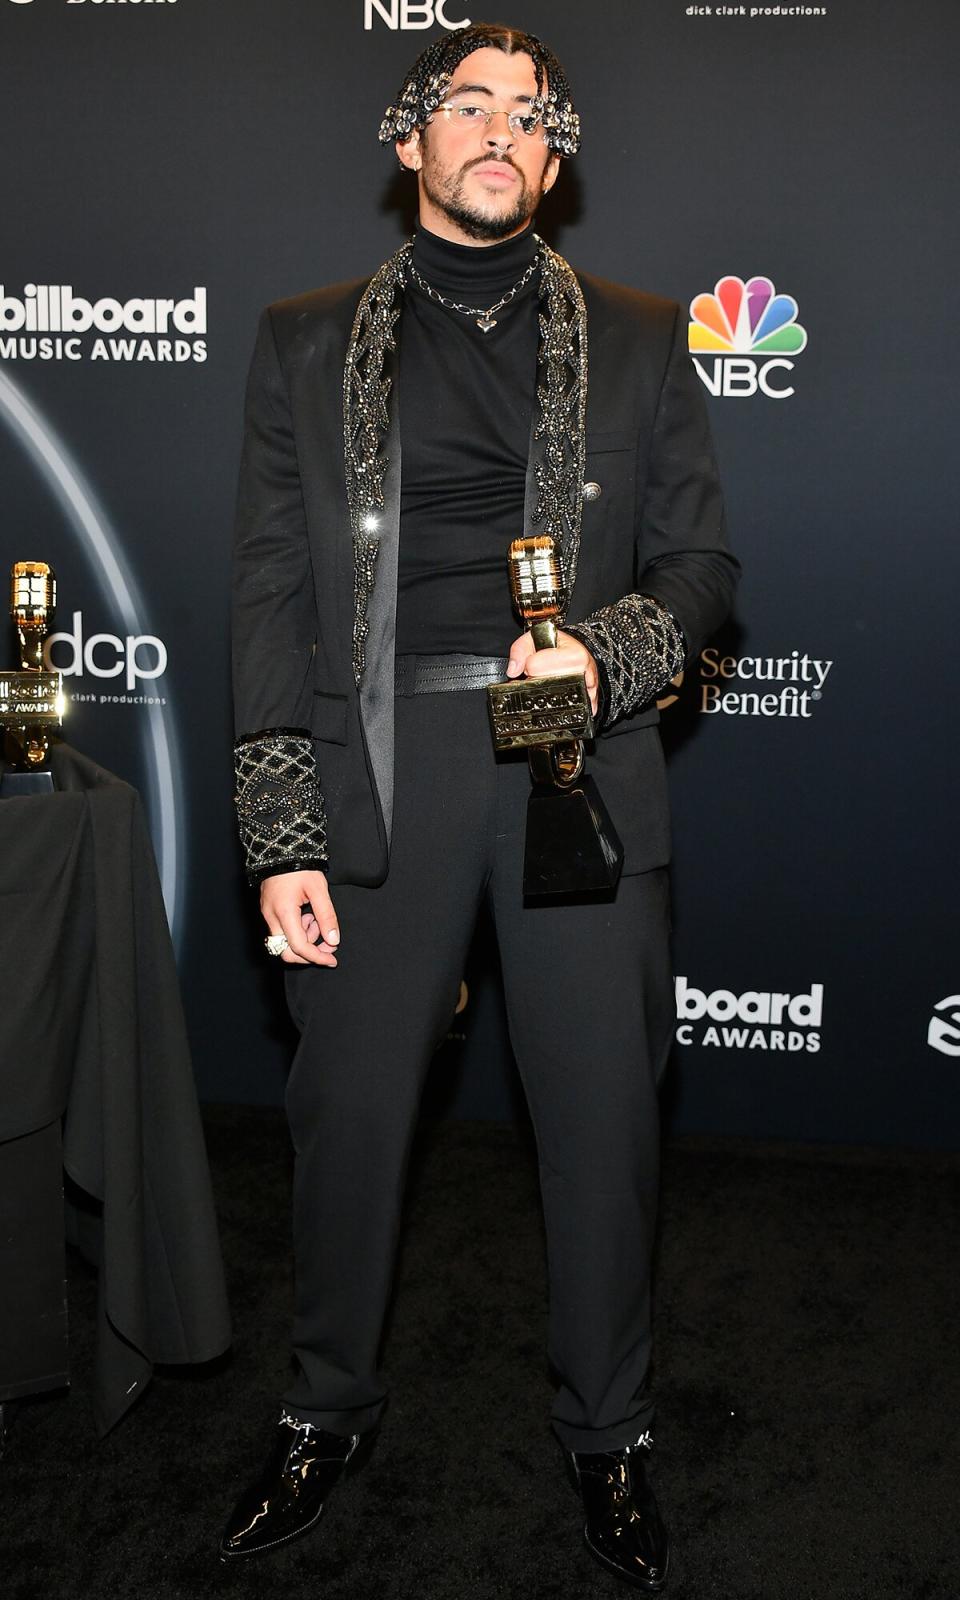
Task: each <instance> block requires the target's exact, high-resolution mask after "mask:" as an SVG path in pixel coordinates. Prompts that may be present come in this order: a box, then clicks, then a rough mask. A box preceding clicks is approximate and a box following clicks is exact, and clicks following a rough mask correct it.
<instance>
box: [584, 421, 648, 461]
mask: <svg viewBox="0 0 960 1600" xmlns="http://www.w3.org/2000/svg"><path fill="white" fill-rule="evenodd" d="M584 445H585V446H586V452H587V455H588V456H594V455H605V454H607V453H608V452H610V451H613V450H633V451H636V448H637V435H636V433H631V432H629V430H628V429H624V428H588V429H587V433H586V438H585V439H584Z"/></svg>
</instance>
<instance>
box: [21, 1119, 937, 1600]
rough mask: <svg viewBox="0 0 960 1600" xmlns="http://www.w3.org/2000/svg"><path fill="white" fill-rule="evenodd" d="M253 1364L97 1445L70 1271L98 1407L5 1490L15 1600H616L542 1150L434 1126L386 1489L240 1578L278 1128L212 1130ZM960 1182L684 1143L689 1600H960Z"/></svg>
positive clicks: (421, 1157) (277, 1261) (674, 1519)
mask: <svg viewBox="0 0 960 1600" xmlns="http://www.w3.org/2000/svg"><path fill="white" fill-rule="evenodd" d="M206 1121H207V1129H208V1139H209V1145H210V1155H211V1160H212V1164H213V1170H214V1179H215V1184H216V1190H217V1197H218V1204H219V1209H220V1217H221V1225H222V1229H223V1242H224V1250H225V1254H226V1259H227V1267H228V1274H229V1279H230V1285H231V1294H232V1303H233V1308H234V1314H235V1319H236V1347H235V1353H234V1355H233V1356H232V1357H231V1358H230V1359H229V1360H225V1361H223V1362H221V1363H217V1364H216V1366H215V1367H214V1368H212V1369H203V1370H202V1371H196V1372H194V1373H192V1374H190V1375H189V1376H183V1375H181V1374H176V1373H174V1372H172V1371H169V1370H168V1371H167V1372H165V1373H163V1374H161V1375H159V1376H158V1377H157V1379H156V1381H155V1382H154V1384H153V1385H152V1386H151V1388H150V1389H149V1391H148V1392H147V1394H146V1395H145V1397H144V1399H143V1400H142V1401H141V1402H140V1403H139V1405H138V1406H137V1408H136V1409H135V1410H134V1411H133V1412H132V1413H131V1415H130V1416H129V1417H128V1419H127V1420H126V1422H124V1423H123V1424H121V1426H120V1427H119V1428H117V1429H116V1430H115V1432H114V1433H113V1434H112V1435H111V1436H109V1437H108V1438H107V1439H106V1440H104V1441H103V1442H101V1443H100V1444H97V1443H96V1441H95V1439H94V1435H93V1427H92V1420H91V1415H90V1407H89V1367H90V1361H91V1357H92V1347H91V1340H92V1315H93V1304H94V1284H93V1280H92V1279H91V1278H90V1276H89V1275H88V1273H87V1271H86V1269H85V1268H84V1267H83V1266H82V1265H80V1264H78V1263H75V1264H73V1265H72V1266H71V1273H72V1283H71V1331H72V1339H73V1363H74V1389H73V1392H72V1394H71V1395H70V1397H52V1398H51V1397H46V1398H43V1399H41V1400H35V1401H33V1402H31V1403H29V1404H25V1405H24V1406H23V1407H22V1408H21V1410H20V1412H19V1415H18V1417H17V1420H16V1423H15V1425H14V1427H13V1429H12V1432H11V1435H10V1440H9V1443H8V1447H7V1452H6V1456H5V1458H4V1461H3V1465H2V1469H0V1471H2V1479H3V1488H4V1494H3V1513H2V1521H0V1529H2V1531H0V1543H2V1547H3V1549H2V1556H0V1593H2V1595H3V1596H4V1600H74V1597H77V1600H80V1597H81V1596H82V1597H83V1600H100V1597H101V1596H114V1595H117V1596H137V1597H143V1600H178V1597H192V1596H200V1595H203V1596H206V1595H221V1594H222V1595H229V1596H236V1597H237V1600H247V1597H259V1596H267V1595H270V1596H274V1595H275V1596H277V1597H278V1600H295V1597H299V1596H304V1597H308V1596H309V1597H311V1600H313V1597H324V1600H347V1597H350V1600H367V1597H370V1600H375V1597H376V1600H381V1597H382V1600H406V1597H409V1600H468V1597H476V1600H488V1597H490V1600H492V1597H494V1596H516V1597H522V1600H526V1597H536V1600H554V1597H556V1600H593V1597H595V1596H596V1597H598V1600H599V1597H601V1596H607V1597H611V1596H614V1595H623V1596H626V1595H627V1594H630V1593H633V1592H635V1591H632V1590H630V1589H629V1588H627V1587H626V1586H625V1585H623V1584H621V1583H619V1582H618V1580H617V1579H615V1578H613V1577H610V1576H607V1575H606V1574H605V1573H603V1572H602V1571H601V1570H600V1569H599V1568H597V1567H596V1566H595V1565H594V1564H593V1562H592V1561H591V1559H590V1557H589V1556H588V1555H587V1553H586V1552H585V1551H584V1550H583V1548H582V1546H581V1543H580V1530H579V1519H578V1505H577V1501H576V1499H575V1497H574V1496H573V1494H572V1492H571V1490H570V1489H569V1487H568V1486H567V1483H566V1479H565V1477H564V1475H563V1470H562V1463H561V1459H560V1455H559V1451H558V1449H557V1447H556V1445H555V1444H554V1443H553V1440H552V1436H551V1435H550V1433H549V1431H548V1428H547V1425H546V1420H545V1419H546V1416H547V1413H548V1410H549V1405H550V1399H551V1388H550V1382H549V1377H548V1374H547V1372H546V1369H545V1361H544V1328H545V1311H546V1294H545V1281H544V1266H543V1252H542V1239H541V1232H540V1221H539V1212H538V1201H537V1191H536V1176H535V1169H534V1165H533V1161H532V1157H531V1152H530V1148H529V1145H528V1143H527V1141H526V1137H525V1134H524V1133H523V1132H520V1133H517V1132H515V1131H514V1130H513V1129H510V1128H507V1127H504V1126H500V1125H491V1124H477V1123H456V1122H441V1123H425V1125H424V1128H423V1133H422V1136H421V1139H420V1143H419V1147H418V1152H417V1157H416V1161H415V1170H414V1176H413V1181H412V1184H411V1193H410V1203H409V1222H408V1227H407V1229H406V1234H405V1244H404V1252H403V1259H402V1263H401V1272H400V1279H399V1288H398V1293H397V1297H396V1303H395V1306H394V1310H393V1314H392V1319H391V1326H390V1329H389V1342H388V1346H387V1357H386V1365H387V1370H388V1372H389V1374H390V1378H391V1382H392V1391H393V1399H392V1403H391V1405H390V1408H389V1411H388V1414H387V1420H386V1423H385V1426H384V1429H383V1433H382V1435H381V1438H380V1442H379V1444H378V1447H377V1451H376V1454H375V1455H374V1457H373V1459H372V1461H371V1463H370V1465H369V1466H368V1467H367V1468H366V1469H365V1471H364V1472H363V1474H362V1475H361V1476H360V1477H359V1478H357V1479H355V1480H352V1482H350V1484H349V1485H348V1486H346V1488H345V1489H344V1490H343V1491H342V1492H340V1493H338V1495H337V1496H336V1497H335V1498H334V1499H333V1500H331V1502H330V1505H329V1508H328V1511H327V1513H326V1514H325V1517H324V1520H323V1523H322V1524H321V1527H320V1528H319V1529H318V1530H316V1531H315V1532H314V1533H312V1534H311V1535H310V1536H309V1537H308V1538H307V1539H305V1540H303V1541H301V1542H300V1543H298V1544H295V1545H291V1546H289V1547H288V1548H287V1549H285V1550H282V1551H279V1552H277V1553H275V1554H274V1555H273V1556H270V1557H264V1558H263V1559H262V1560H261V1561H260V1562H252V1563H249V1564H244V1565H242V1566H241V1565H238V1566H236V1567H231V1568H224V1567H223V1566H221V1565H220V1563H219V1562H218V1560H217V1558H216V1555H215V1544H216V1539H217V1536H218V1533H219V1529H220V1524H221V1522H222V1520H223V1518H224V1517H225V1515H226V1513H227V1511H228V1509H229V1507H230V1505H231V1503H232V1500H233V1497H234V1495H235V1492H236V1491H237V1490H239V1488H240V1486H241V1484H242V1483H243V1481H244V1480H245V1478H246V1477H247V1476H248V1475H249V1474H250V1473H251V1471H252V1470H253V1469H254V1467H255V1466H256V1465H257V1463H258V1462H259V1459H260V1457H261V1456H262V1455H263V1454H264V1452H265V1450H266V1447H267V1443H268V1438H269V1435H270V1432H271V1429H272V1425H273V1420H274V1416H275V1414H276V1406H275V1400H274V1397H275V1395H276V1394H278V1393H279V1391H280V1390H281V1389H282V1388H283V1386H284V1384H285V1381H286V1359H287V1358H286V1338H287V1324H288V1308H289V1299H290V1266H289V1258H288V1250H287V1186H288V1181H289V1157H288V1154H287V1141H286V1134H285V1128H284V1124H283V1121H282V1118H281V1116H280V1114H279V1113H276V1112H272V1111H263V1110H248V1109H239V1108H232V1107H213V1108H210V1109H209V1110H208V1112H207V1114H206ZM958 1179H960V1157H943V1156H929V1155H900V1154H897V1153H889V1152H884V1153H877V1152H869V1151H868V1152H857V1151H837V1150H833V1149H830V1148H811V1147H796V1146H787V1145H757V1144H754V1143H747V1142H741V1141H716V1140H710V1141H707V1140H681V1141H679V1142H676V1143H674V1144H672V1145H671V1146H669V1147H668V1149H667V1151H666V1153H665V1170H664V1191H663V1211H662V1216H663V1226H662V1238H661V1247H660V1257H659V1263H658V1271H657V1345H656V1348H657V1358H658V1365H657V1374H656V1378H657V1391H658V1395H659V1404H660V1415H659V1429H658V1452H657V1455H658V1462H659V1466H658V1471H657V1483H658V1488H659V1493H660V1497H661V1500H662V1503H663V1505H664V1508H665V1510H666V1512H667V1516H668V1520H669V1523H670V1526H671V1528H672V1531H673V1535H674V1543H675V1558H674V1565H673V1570H672V1574H671V1580H670V1583H669V1585H668V1590H667V1592H668V1595H669V1596H670V1597H671V1600H824V1597H833V1596H836V1597H840V1600H958V1597H960V1530H958V1510H960V1470H958V1469H960V1451H958V1442H957V1436H958V1430H960V1352H958V1323H957V1301H958V1295H957V1240H958V1232H960V1230H958V1227H957V1222H958V1209H960V1208H958V1188H960V1184H958Z"/></svg>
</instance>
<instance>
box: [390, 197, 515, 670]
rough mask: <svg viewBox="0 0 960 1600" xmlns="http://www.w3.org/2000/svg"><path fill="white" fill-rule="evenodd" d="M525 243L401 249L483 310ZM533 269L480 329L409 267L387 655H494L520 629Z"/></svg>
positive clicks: (432, 243) (453, 296)
mask: <svg viewBox="0 0 960 1600" xmlns="http://www.w3.org/2000/svg"><path fill="white" fill-rule="evenodd" d="M536 250H537V240H536V236H535V235H534V233H533V229H532V227H529V228H527V229H526V230H525V231H524V232H523V233H522V234H518V235H517V237H516V238H513V239H507V240H506V241H505V242H504V243H503V244H496V245H490V246H478V247H473V246H470V245H459V244H452V243H450V242H448V241H447V240H446V239H440V238H438V237H437V235H436V234H432V233H427V232H426V231H425V230H424V229H422V228H420V229H418V230H417V234H416V237H415V240H414V247H413V260H414V263H415V265H416V267H417V269H418V271H419V272H420V273H421V275H422V276H423V277H424V278H425V279H426V281H427V283H429V284H430V285H431V286H432V287H433V288H434V289H436V290H438V291H439V292H440V293H441V294H442V295H444V296H445V297H446V298H447V299H449V300H458V301H460V302H462V303H463V304H464V305H468V306H480V307H482V308H484V309H486V308H487V307H488V306H490V305H492V304H493V303H494V302H495V301H497V300H499V299H500V298H501V296H503V295H504V294H506V292H507V291H508V290H509V289H511V288H512V287H513V285H514V284H515V283H516V282H517V280H518V279H519V278H521V277H522V276H523V273H524V271H525V270H526V268H527V267H528V266H529V265H530V262H531V261H532V260H533V257H534V255H535V254H536ZM539 278H540V274H539V272H534V273H533V275H532V277H531V279H530V281H529V282H528V283H527V284H526V285H525V286H524V288H523V289H522V290H521V291H520V293H519V294H518V295H517V297H516V299H514V300H512V301H511V302H510V304H509V305H508V306H506V307H505V308H504V309H503V310H502V311H498V312H496V313H495V316H496V319H497V324H496V327H494V328H491V330H490V331H489V333H484V332H483V331H482V330H481V329H480V328H478V327H477V324H476V321H475V319H474V318H473V317H469V316H464V315H463V313H462V312H459V311H451V310H448V309H447V308H446V307H445V306H441V305H438V304H437V303H436V302H435V301H433V300H431V299H430V298H429V297H428V296H427V295H426V294H424V292H423V291H422V290H421V289H420V288H419V287H418V286H417V284H416V282H415V280H414V279H413V277H412V276H411V277H410V278H409V279H408V283H407V290H406V294H405V297H404V307H403V315H402V318H401V322H400V395H399V402H400V448H401V484H402V491H401V500H400V564H399V573H398V579H397V644H396V648H397V652H398V654H408V653H416V654H421V655H433V654H436V655H442V654H446V653H448V652H466V653H469V654H476V655H505V654H506V653H507V649H508V646H509V645H510V642H511V640H513V639H515V638H516V636H517V634H518V633H519V632H520V631H521V629H522V623H521V622H520V621H519V619H518V618H517V617H516V615H515V613H514V611H513V607H512V605H511V603H510V585H509V581H508V577H507V547H508V545H509V544H510V541H511V539H516V538H519V537H520V536H521V535H522V534H523V532H524V528H523V499H524V484H525V479H526V471H527V455H528V450H529V441H530V422H531V417H532V413H533V406H534V400H535V396H536V365H537V290H538V287H539Z"/></svg>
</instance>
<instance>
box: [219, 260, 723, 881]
mask: <svg viewBox="0 0 960 1600" xmlns="http://www.w3.org/2000/svg"><path fill="white" fill-rule="evenodd" d="M577 278H578V280H579V283H580V285H581V288H582V292H583V296H584V301H585V305H586V313H587V332H588V343H589V382H588V397H587V411H586V448H587V456H586V472H585V479H586V481H588V482H591V481H592V482H594V483H597V484H599V485H600V490H601V493H600V495H599V497H598V498H595V499H590V500H586V501H585V503H584V506H583V521H582V528H581V539H580V551H579V561H578V565H577V571H576V578H575V582H574V585H573V590H572V595H571V598H570V603H569V606H568V608H567V614H566V620H567V621H568V622H570V623H574V622H577V621H580V620H583V619H585V618H586V617H587V616H589V614H590V613H591V612H593V611H594V610H596V609H597V608H598V607H600V606H603V605H609V604H611V603H612V602H614V601H616V600H618V599H620V598H621V597H622V596H623V595H625V594H630V593H636V592H638V591H639V592H642V593H645V594H649V595H652V596H653V597H654V598H655V599H657V600H659V601H660V602H661V603H662V604H663V605H665V606H666V607H668V608H669V610H670V611H671V612H672V613H673V615H674V617H675V618H676V620H677V622H678V623H679V625H680V627H681V629H682V630H683V634H684V638H685V640H686V644H687V650H688V654H689V655H693V654H695V653H696V652H697V651H698V650H699V649H700V648H701V646H702V644H703V643H704V641H705V640H706V638H707V637H708V636H709V634H710V633H711V632H712V631H713V630H714V629H715V628H716V627H717V626H718V625H719V623H720V622H721V621H722V620H723V618H724V617H725V615H726V614H727V611H728V610H729V606H730V601H731V596H732V593H733V588H734V585H735V582H736V578H737V574H738V570H739V569H738V566H737V563H736V561H735V560H734V558H733V556H732V555H731V554H730V551H729V549H728V546H727V541H726V535H725V526H724V512H723V501H722V496H721V491H720V485H719V481H718V476H717V470H716V463H715V459H714V453H713V447H712V443H711V439H710V432H709V426H708V421H707V415H706V405H705V401H704V397H703V391H702V386H701V384H700V382H699V379H698V378H697V376H696V374H695V372H694V369H693V366H692V363H691V361H690V357H689V354H688V351H687V329H686V320H685V317H684V315H683V312H682V310H681V307H680V306H679V305H677V304H675V303H674V302H672V301H667V300H662V299H659V298H656V297H654V296H652V295H647V294H642V293H639V292H637V291H634V290H631V289H626V288H621V287H619V286H617V285H615V284H610V283H606V282H604V281H603V280H601V279H599V278H594V277H592V276H591V275H589V274H587V273H577ZM367 281H368V280H363V281H358V282H354V283H347V284H338V285H334V286H333V287H330V288H326V289H319V290H316V291H314V292H313V293H310V294H306V295H302V296H298V297H297V298H295V299H292V300H286V301H281V302H278V303H277V304H275V305H273V306H271V307H269V308H268V309H267V310H266V311H265V312H264V313H263V316H262V317H261V320H260V327H259V331H258V335H257V342H256V347H255V350H254V354H253V360H252V363H251V367H250V375H249V381H248V386H247V399H246V422H245V439H244V449H243V458H242V465H241V473H240V488H239V496H238V511H237V538H236V554H235V568H234V572H235V578H234V634H233V654H234V698H235V712H236V729H237V736H238V738H243V737H246V736H249V735H253V734H256V733H259V732H261V731H269V730H273V729H291V728H300V729H308V730H309V731H310V733H311V734H312V736H313V739H314V742H315V749H316V753H317V762H318V770H319V776H320V784H321V788H322V790H323V794H324V798H325V801H326V808H327V815H328V823H329V826H328V839H329V850H330V867H329V874H328V876H329V881H330V882H331V884H337V883H357V884H364V885H375V884H377V883H380V882H382V881H383V878H384V876H385V874H386V871H387V865H388V860H389V835H390V824H391V816H392V800H393V795H392V755H393V742H392V741H393V654H394V621H395V611H396V552H397V545H398V539H399V497H400V473H401V470H402V464H401V461H400V438H399V410H398V398H397V385H396V384H394V385H393V393H392V397H391V401H390V417H389V432H388V435H387V446H386V454H387V456H388V459H389V466H388V470H387V475H386V482H385V512H384V517H383V519H382V521H383V525H384V537H383V539H382V540H381V552H380V555H379V558H378V562H377V568H376V572H377V578H376V585H375V589H374V592H373V595H372V598H371V600H370V601H369V602H368V606H367V611H366V618H367V622H368V625H369V632H368V636H367V643H366V668H365V671H364V674H363V678H362V680H361V684H360V687H359V688H358V687H357V685H356V683H355V681H354V673H353V667H352V656H351V647H352V636H353V626H354V618H355V604H356V601H355V585H354V556H353V543H352V534H351V526H350V520H349V508H348V503H347V493H346V478H345V468H344V451H343V370H344V359H345V355H346V351H347V346H348V342H349V339H350V333H351V327H352V324H353V319H354V314H355V312H356V310H357V306H358V303H359V301H360V298H361V295H362V293H363V291H364V289H365V287H366V283H367ZM393 359H394V362H395V361H396V357H394V358H393ZM394 370H395V369H394ZM388 375H389V371H388ZM535 453H536V446H535V444H534V442H533V441H532V442H531V457H530V466H529V470H528V483H527V506H526V516H525V525H524V530H523V531H529V530H530V527H531V521H532V519H531V516H530V510H531V506H532V503H533V500H534V498H535V484H534V482H533V475H534V465H535ZM519 531H520V530H518V532H519ZM506 581H507V579H506V552H504V582H506ZM518 631H519V624H518ZM510 642H511V641H510V639H506V638H505V639H504V654H506V653H507V648H508V646H509V644H510ZM657 721H658V712H657V710H656V707H655V706H653V705H649V706H647V707H644V708H643V709H641V710H640V711H638V712H637V713H635V714H634V715H632V716H629V717H626V718H624V719H622V720H621V721H620V722H618V723H615V724H614V725H613V726H611V727H609V728H607V729H605V730H604V731H602V732H601V733H600V735H599V736H598V738H597V740H596V743H595V746H594V747H593V748H591V749H589V760H588V770H590V771H592V772H593V773H594V775H595V777H596V779H597V782H598V784H599V786H600V789H601V792H602V794H603V796H604V799H605V801H606V803H607V806H608V809H609V810H610V812H611V815H612V817H613V820H614V822H615V824H616V826H617V828H618V830H619V832H620V835H621V838H622V839H623V842H624V868H623V870H624V872H625V873H630V872H643V871H647V870H649V869H650V868H651V867H654V866H658V865H661V864H662V863H664V862H665V861H666V860H667V859H668V857H669V849H670V846H669V822H668V808H667V797H666V785H665V777H664V770H663V756H662V752H661V749H660V741H659V736H658V733H657V730H656V727H655V724H656V722H657Z"/></svg>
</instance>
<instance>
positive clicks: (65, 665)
mask: <svg viewBox="0 0 960 1600" xmlns="http://www.w3.org/2000/svg"><path fill="white" fill-rule="evenodd" d="M168 660H169V657H168V654H167V647H166V645H165V644H164V642H163V640H162V639H158V638H157V636H156V634H155V633H130V634H127V636H126V638H124V639H121V638H120V636H119V634H116V633H85V632H84V626H83V612H82V611H75V612H74V613H73V626H72V628H71V629H70V630H69V631H66V630H63V629H61V631H60V632H59V633H51V634H49V635H48V637H47V639H46V641H45V642H44V646H43V661H44V666H45V667H46V669H47V671H48V672H60V673H62V674H63V676H64V677H65V678H81V677H82V676H83V675H84V673H86V674H87V675H88V676H89V677H91V678H110V679H114V678H120V679H122V686H123V687H125V688H126V691H127V692H126V694H121V693H118V692H117V691H118V690H119V689H120V688H121V684H119V683H118V684H115V685H114V687H113V688H112V689H110V690H106V689H105V690H100V691H98V690H94V691H92V692H82V691H76V692H74V693H71V695H70V699H71V700H73V701H76V703H77V704H78V705H82V704H84V703H87V702H93V703H95V704H97V705H101V706H103V705H131V706H165V705H166V703H167V702H166V698H165V696H163V695H154V694H150V693H144V692H143V691H142V690H141V688H140V685H141V684H142V683H152V682H153V681H154V680H155V679H156V678H161V677H162V676H163V674H164V673H165V672H166V670H167V662H168Z"/></svg>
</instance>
